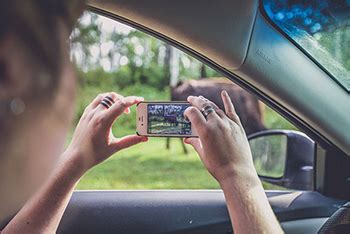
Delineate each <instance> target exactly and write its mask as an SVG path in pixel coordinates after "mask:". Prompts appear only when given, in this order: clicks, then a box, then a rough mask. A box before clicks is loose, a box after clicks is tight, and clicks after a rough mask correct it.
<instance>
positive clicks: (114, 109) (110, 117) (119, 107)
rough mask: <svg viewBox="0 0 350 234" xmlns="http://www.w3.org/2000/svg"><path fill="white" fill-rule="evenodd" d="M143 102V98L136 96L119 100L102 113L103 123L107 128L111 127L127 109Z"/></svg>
mask: <svg viewBox="0 0 350 234" xmlns="http://www.w3.org/2000/svg"><path fill="white" fill-rule="evenodd" d="M143 100H144V99H143V97H136V96H129V97H125V98H121V99H119V100H118V101H117V102H116V103H114V104H113V105H112V106H111V107H110V108H109V109H107V110H106V111H104V112H102V114H103V115H104V119H105V123H106V124H107V125H108V126H110V125H112V124H113V122H114V121H115V120H116V118H117V117H118V116H119V115H121V114H122V113H123V112H124V111H125V110H126V109H127V108H129V107H130V106H132V105H135V104H137V103H139V102H142V101H143Z"/></svg>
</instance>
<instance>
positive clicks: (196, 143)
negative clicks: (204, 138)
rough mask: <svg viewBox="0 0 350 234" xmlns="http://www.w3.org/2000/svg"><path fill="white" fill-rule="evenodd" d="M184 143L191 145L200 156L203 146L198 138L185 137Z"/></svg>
mask: <svg viewBox="0 0 350 234" xmlns="http://www.w3.org/2000/svg"><path fill="white" fill-rule="evenodd" d="M184 143H185V144H189V145H192V147H193V148H194V149H195V150H196V151H197V153H198V154H199V155H200V156H201V155H203V146H202V142H201V140H200V139H199V138H185V139H184Z"/></svg>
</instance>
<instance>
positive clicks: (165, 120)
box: [147, 104, 192, 135]
mask: <svg viewBox="0 0 350 234" xmlns="http://www.w3.org/2000/svg"><path fill="white" fill-rule="evenodd" d="M189 106H190V105H189V104H148V107H147V112H148V129H147V131H148V134H164V135H191V134H192V130H191V123H190V122H189V121H187V120H186V119H185V117H184V111H185V110H186V108H188V107H189Z"/></svg>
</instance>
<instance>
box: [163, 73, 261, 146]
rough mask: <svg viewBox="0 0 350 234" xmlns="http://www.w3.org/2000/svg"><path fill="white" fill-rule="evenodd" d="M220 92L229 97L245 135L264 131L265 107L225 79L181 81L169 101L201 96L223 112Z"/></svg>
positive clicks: (172, 90) (168, 140)
mask: <svg viewBox="0 0 350 234" xmlns="http://www.w3.org/2000/svg"><path fill="white" fill-rule="evenodd" d="M222 90H226V91H227V93H228V94H229V96H230V97H231V99H232V102H233V104H234V106H235V109H236V112H237V114H238V115H239V117H240V119H241V122H242V125H243V127H244V129H245V131H246V133H247V135H249V134H252V133H255V132H259V131H262V130H264V129H266V128H265V126H264V123H263V114H264V108H265V106H264V105H263V104H262V103H261V102H260V101H259V100H258V99H257V98H256V97H254V96H253V95H251V94H250V93H248V92H246V91H245V90H243V89H242V88H241V87H239V86H238V85H236V84H234V83H232V82H231V81H230V80H228V79H226V78H205V79H200V80H186V81H183V82H181V83H179V84H178V85H177V86H176V87H172V88H171V100H172V101H186V99H187V97H188V96H190V95H192V96H199V95H202V96H204V97H206V98H207V99H209V100H211V101H213V102H214V103H215V104H216V105H217V106H218V107H219V108H220V109H222V110H224V104H223V102H222V100H221V95H220V93H221V91H222ZM166 147H167V149H169V148H170V139H169V138H168V139H167V144H166ZM183 148H184V152H185V153H187V150H186V147H185V146H184V145H183Z"/></svg>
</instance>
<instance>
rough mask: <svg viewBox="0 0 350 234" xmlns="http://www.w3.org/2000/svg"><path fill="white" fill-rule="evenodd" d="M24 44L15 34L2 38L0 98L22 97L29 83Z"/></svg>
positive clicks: (0, 44) (0, 50)
mask: <svg viewBox="0 0 350 234" xmlns="http://www.w3.org/2000/svg"><path fill="white" fill-rule="evenodd" d="M26 58H27V56H26V54H25V52H24V49H23V46H21V43H20V42H19V41H18V40H17V38H16V37H15V36H13V35H7V36H5V37H3V38H2V40H0V100H4V99H8V98H14V97H21V96H22V95H23V91H24V88H25V87H26V86H27V85H28V79H26V78H27V77H26V76H27V74H28V73H29V72H30V71H28V69H30V66H28V65H29V64H28V63H26V62H25V59H26Z"/></svg>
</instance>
